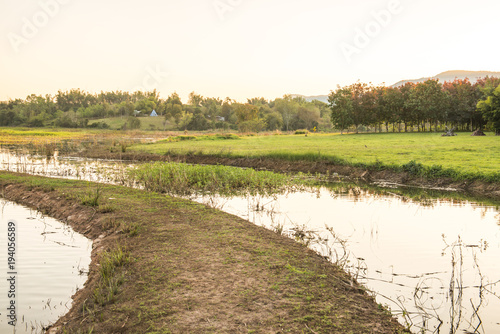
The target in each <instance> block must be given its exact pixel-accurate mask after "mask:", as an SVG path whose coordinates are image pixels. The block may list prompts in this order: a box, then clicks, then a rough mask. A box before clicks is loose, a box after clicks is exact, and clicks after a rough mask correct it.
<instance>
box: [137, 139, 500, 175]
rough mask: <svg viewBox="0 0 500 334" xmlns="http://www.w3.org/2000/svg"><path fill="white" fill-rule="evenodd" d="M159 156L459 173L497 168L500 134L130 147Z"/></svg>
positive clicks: (496, 170) (192, 142)
mask: <svg viewBox="0 0 500 334" xmlns="http://www.w3.org/2000/svg"><path fill="white" fill-rule="evenodd" d="M130 149H132V150H140V151H145V152H149V153H157V154H206V155H218V156H225V157H264V158H280V159H286V160H330V161H334V162H337V163H341V164H347V165H349V164H350V165H359V164H365V165H375V166H377V165H380V166H392V167H397V166H403V165H405V164H408V163H409V162H411V161H413V162H415V163H417V164H422V165H423V166H426V167H431V166H441V167H442V168H444V169H451V170H454V171H458V172H461V173H472V174H478V175H496V174H498V173H499V172H500V137H496V136H493V134H491V133H488V136H486V137H472V136H470V135H469V134H468V133H459V134H458V136H456V137H441V135H440V134H435V133H384V134H350V135H338V134H337V135H320V134H317V135H315V134H309V135H308V136H307V137H305V136H304V135H280V136H278V135H276V136H273V135H270V136H248V137H240V138H239V139H230V140H222V139H221V140H179V141H168V140H165V141H161V142H158V143H154V144H143V145H136V146H133V147H131V148H130Z"/></svg>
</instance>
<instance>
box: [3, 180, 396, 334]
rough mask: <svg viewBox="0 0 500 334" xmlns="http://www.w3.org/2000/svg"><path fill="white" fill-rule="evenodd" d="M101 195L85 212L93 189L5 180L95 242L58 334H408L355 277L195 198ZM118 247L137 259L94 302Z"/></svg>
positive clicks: (20, 197)
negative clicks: (106, 256)
mask: <svg viewBox="0 0 500 334" xmlns="http://www.w3.org/2000/svg"><path fill="white" fill-rule="evenodd" d="M95 187H97V185H92V186H91V188H90V190H91V191H94V190H95V189H96V188H95ZM99 187H100V188H99V194H100V197H99V206H97V207H88V206H86V205H83V204H82V200H81V198H82V196H85V195H86V194H88V193H89V184H88V183H87V182H82V181H69V180H58V179H50V178H42V177H34V176H28V175H21V174H13V173H6V172H0V189H1V190H2V194H3V196H4V197H5V198H7V199H9V200H12V201H15V202H18V203H20V204H23V205H26V206H29V207H32V208H35V209H38V210H40V211H41V212H43V213H44V214H46V215H50V216H52V217H54V218H57V219H59V220H62V221H64V222H66V223H68V224H69V225H71V226H72V227H73V228H74V229H75V230H76V231H78V232H80V233H83V234H84V235H86V236H87V237H89V238H92V239H93V240H94V248H93V251H92V263H91V266H90V273H89V279H88V281H87V282H86V284H85V287H84V289H82V290H80V291H78V292H77V294H76V295H75V296H74V303H73V305H72V308H71V310H70V311H69V313H68V314H66V315H65V316H64V317H62V318H61V319H60V320H59V321H58V322H57V323H56V324H55V326H54V327H53V328H52V329H51V330H52V332H51V333H53V332H55V333H250V332H252V333H359V334H364V333H402V332H405V330H404V329H403V327H402V326H401V325H400V324H398V323H397V321H395V319H394V318H392V317H391V315H390V314H389V313H388V312H387V311H386V310H385V309H383V308H382V307H380V306H378V305H377V304H376V303H375V301H374V299H373V297H370V296H369V295H368V294H367V293H366V291H365V290H364V289H363V288H362V287H361V286H360V285H359V284H358V283H357V282H356V281H355V280H353V279H352V277H350V276H349V275H348V274H346V273H345V272H344V271H343V270H342V269H341V268H339V267H337V266H335V265H332V264H331V263H330V262H328V261H327V260H325V259H324V258H323V257H322V256H319V255H318V254H316V253H314V252H313V251H311V250H309V249H308V248H307V247H305V246H304V245H302V244H300V243H297V242H295V241H294V240H291V239H289V238H286V237H283V236H281V235H279V234H277V233H275V232H272V231H269V230H266V229H264V228H262V227H258V226H256V225H254V224H252V223H249V222H248V221H245V220H242V219H240V218H238V217H235V216H232V215H229V214H226V213H223V212H221V211H218V210H215V209H211V208H208V207H206V206H204V205H201V204H197V203H194V202H190V201H187V200H182V199H178V198H171V197H166V196H163V195H160V194H155V193H150V192H146V191H141V190H137V189H131V188H126V187H119V186H112V185H101V186H99ZM92 189H94V190H92ZM117 244H119V245H120V246H121V247H122V248H123V249H124V250H126V252H127V254H128V256H129V261H127V262H126V264H124V265H123V266H122V267H120V268H119V269H116V273H115V274H116V277H117V278H119V279H120V284H118V285H117V286H116V288H114V289H113V296H112V298H110V299H109V300H105V301H104V302H101V303H98V302H96V301H95V293H96V291H98V290H96V289H97V288H98V287H99V284H100V282H101V279H102V277H101V276H102V275H101V274H100V268H102V267H103V266H104V264H103V263H101V259H102V257H101V255H100V254H103V250H108V249H113V248H115V247H116V245H117ZM105 297H107V296H105Z"/></svg>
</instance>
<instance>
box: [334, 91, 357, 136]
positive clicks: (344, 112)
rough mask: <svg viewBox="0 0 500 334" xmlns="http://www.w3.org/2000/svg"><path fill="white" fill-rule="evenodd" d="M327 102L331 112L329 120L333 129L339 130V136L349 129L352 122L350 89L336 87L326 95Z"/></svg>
mask: <svg viewBox="0 0 500 334" xmlns="http://www.w3.org/2000/svg"><path fill="white" fill-rule="evenodd" d="M328 102H329V105H330V109H331V110H332V112H331V114H330V118H331V121H332V124H333V126H334V127H335V128H337V129H340V134H342V133H343V131H344V129H347V128H349V127H350V126H351V125H352V124H353V122H352V111H353V105H352V104H353V102H352V91H351V87H338V88H337V90H336V91H335V92H334V91H332V92H330V95H328Z"/></svg>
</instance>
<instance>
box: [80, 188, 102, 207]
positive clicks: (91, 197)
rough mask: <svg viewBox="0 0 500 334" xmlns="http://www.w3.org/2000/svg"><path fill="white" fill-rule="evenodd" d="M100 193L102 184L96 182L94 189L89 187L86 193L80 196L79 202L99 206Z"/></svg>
mask: <svg viewBox="0 0 500 334" xmlns="http://www.w3.org/2000/svg"><path fill="white" fill-rule="evenodd" d="M101 195H102V185H100V184H97V185H96V187H95V188H94V189H90V187H89V190H88V191H87V193H86V194H84V195H82V196H81V197H80V202H81V203H82V204H83V205H87V206H92V207H96V206H99V199H100V198H101Z"/></svg>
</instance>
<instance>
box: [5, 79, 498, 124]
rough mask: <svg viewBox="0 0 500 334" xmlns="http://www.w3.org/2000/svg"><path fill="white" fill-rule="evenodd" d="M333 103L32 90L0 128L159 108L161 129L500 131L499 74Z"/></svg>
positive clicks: (13, 104)
mask: <svg viewBox="0 0 500 334" xmlns="http://www.w3.org/2000/svg"><path fill="white" fill-rule="evenodd" d="M328 100H329V104H327V103H323V102H321V101H317V100H313V101H307V100H306V99H305V98H304V97H302V96H292V95H285V96H283V97H282V98H277V99H275V100H269V101H268V100H266V99H264V98H261V97H257V98H251V99H247V101H246V103H238V102H236V101H234V100H232V99H230V98H226V99H224V100H222V99H220V98H212V97H203V96H201V95H199V94H196V93H195V92H192V93H190V94H189V97H188V101H187V103H183V102H182V101H181V98H180V97H179V95H178V94H177V93H175V92H174V93H172V94H170V95H169V96H168V97H167V98H166V99H162V98H160V95H159V93H158V92H157V91H156V90H153V91H150V92H142V91H136V92H133V93H129V92H122V91H114V92H101V93H98V94H92V93H89V92H85V91H82V90H80V89H72V90H69V91H64V92H63V91H59V92H58V93H57V94H56V95H54V96H52V95H45V96H41V95H34V94H32V95H30V96H28V97H27V98H26V99H24V100H22V99H16V100H10V101H4V102H0V126H28V127H44V126H56V127H67V128H77V127H79V128H85V127H97V128H107V127H109V126H108V123H106V122H104V121H99V120H101V119H103V118H109V117H122V118H126V122H125V125H124V128H129V129H131V128H138V127H140V124H141V122H140V117H141V116H148V115H149V114H150V113H151V112H152V110H155V111H156V113H157V114H158V115H159V116H160V117H162V118H163V120H164V121H163V124H164V127H163V128H164V129H165V128H166V126H167V125H169V129H177V130H198V131H200V130H210V129H213V130H215V129H232V130H239V131H242V132H259V131H275V130H282V131H295V130H297V129H309V130H312V129H318V130H322V131H331V130H333V129H337V130H340V131H343V130H353V131H358V130H361V131H386V132H389V131H398V132H402V131H405V132H407V131H431V130H434V131H436V130H438V129H442V128H443V127H444V126H448V127H449V128H456V129H458V130H474V129H478V128H479V129H481V128H483V127H484V126H487V127H489V128H491V129H492V130H495V131H497V133H498V132H500V102H499V100H500V79H499V78H488V77H486V78H483V79H480V80H478V81H477V82H475V83H471V82H470V81H469V80H467V79H465V80H459V79H457V80H455V81H451V82H445V83H443V84H441V83H440V82H439V81H437V80H427V81H425V82H422V83H417V84H415V83H406V84H404V85H402V86H399V87H385V86H373V85H369V84H366V83H361V82H357V83H354V84H352V85H349V86H344V87H338V88H337V89H336V90H335V91H331V93H330V95H329V97H328ZM90 121H92V122H90Z"/></svg>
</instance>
